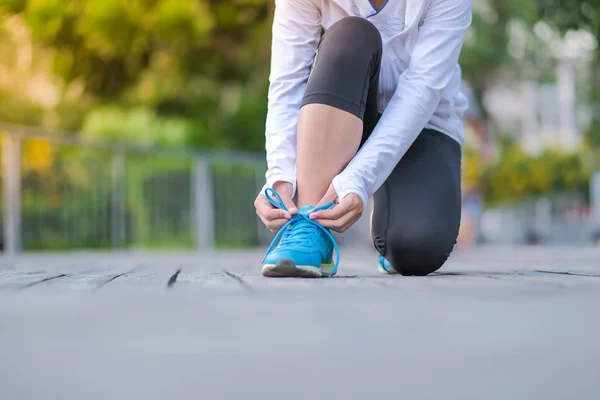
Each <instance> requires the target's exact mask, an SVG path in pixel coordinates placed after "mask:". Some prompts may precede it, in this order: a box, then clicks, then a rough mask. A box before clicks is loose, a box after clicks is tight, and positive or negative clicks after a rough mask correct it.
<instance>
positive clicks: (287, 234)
mask: <svg viewBox="0 0 600 400" xmlns="http://www.w3.org/2000/svg"><path fill="white" fill-rule="evenodd" d="M271 194H273V196H275V198H273V197H272V196H271ZM265 196H266V197H267V200H269V201H270V202H271V204H273V206H274V207H276V208H279V209H281V210H284V211H289V210H288V209H287V207H286V206H285V204H283V200H281V196H280V195H279V193H277V191H276V190H274V189H271V188H267V189H266V190H265ZM333 205H335V203H333V202H331V203H327V204H323V205H322V206H319V207H314V208H313V209H312V211H321V210H327V209H329V208H330V207H332V206H333ZM290 224H292V226H291V227H290V229H287V227H288V225H290ZM313 226H316V227H317V228H318V229H319V230H321V231H322V232H324V233H325V235H327V237H329V239H331V242H332V243H333V248H334V250H335V264H334V265H333V268H332V270H331V272H330V273H329V276H328V278H330V277H332V276H333V275H334V274H335V273H337V268H338V265H339V263H340V248H339V246H338V244H337V242H336V241H335V238H334V237H333V235H332V234H331V232H330V231H329V229H327V228H325V227H324V226H323V225H321V224H319V223H318V222H316V221H313V220H312V219H310V217H309V216H308V215H307V214H302V213H298V214H295V215H292V219H291V220H289V221H288V222H286V224H285V225H284V226H282V227H281V229H280V230H279V232H277V234H276V235H275V238H274V239H273V242H271V245H270V246H269V249H268V250H267V253H266V255H269V254H270V253H271V251H273V249H274V248H275V245H277V243H280V244H288V243H290V242H291V240H292V239H291V238H292V237H293V240H297V239H298V237H305V238H309V237H311V238H312V237H313V235H315V229H314V228H313ZM292 233H293V235H292ZM265 258H266V256H265Z"/></svg>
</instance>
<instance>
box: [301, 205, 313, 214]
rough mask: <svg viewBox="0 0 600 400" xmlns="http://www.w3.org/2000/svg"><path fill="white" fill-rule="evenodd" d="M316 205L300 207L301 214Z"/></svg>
mask: <svg viewBox="0 0 600 400" xmlns="http://www.w3.org/2000/svg"><path fill="white" fill-rule="evenodd" d="M313 208H314V207H313V206H304V207H299V208H298V212H299V213H300V214H306V213H307V212H309V211H310V210H312V209H313Z"/></svg>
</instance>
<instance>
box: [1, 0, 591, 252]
mask: <svg viewBox="0 0 600 400" xmlns="http://www.w3.org/2000/svg"><path fill="white" fill-rule="evenodd" d="M273 3H274V1H273V0H178V1H171V0H128V1H122V0H75V1H65V0H29V1H27V0H0V132H1V138H2V142H1V146H2V151H1V158H2V169H1V178H2V186H1V187H2V199H3V201H2V203H1V208H2V210H1V211H2V216H3V218H2V225H3V226H2V230H1V232H2V238H1V239H2V240H1V245H2V247H3V249H4V251H5V252H18V251H22V250H28V251H32V250H66V249H97V248H128V249H138V248H140V249H161V250H162V249H165V250H169V249H213V248H246V247H255V246H264V245H265V244H268V243H269V242H270V240H271V238H272V235H271V234H270V233H269V232H268V231H266V229H264V228H263V227H262V226H261V225H260V223H259V221H258V219H257V218H256V216H255V212H254V207H253V204H252V203H253V201H254V198H255V196H256V194H257V192H258V190H259V189H260V187H261V186H262V184H263V182H264V173H265V169H266V164H265V161H264V125H265V117H266V106H267V89H268V74H269V59H270V34H271V32H270V29H271V22H272V16H273V9H274V4H273ZM599 37H600V0H474V5H473V25H472V27H471V29H470V31H469V32H468V35H467V38H466V42H465V45H464V49H463V52H462V56H461V66H462V68H463V77H464V90H465V93H467V94H468V96H469V98H470V99H471V103H472V106H471V108H470V109H469V111H468V112H467V115H466V116H465V127H466V131H467V145H466V147H465V152H464V154H465V156H464V164H463V175H464V176H463V192H464V207H463V223H462V229H461V234H460V237H459V244H458V246H459V248H460V249H468V248H470V247H471V246H475V245H480V244H484V243H488V244H529V245H535V244H538V243H546V244H553V245H589V244H590V243H600V234H599V233H598V232H599V231H598V228H600V193H599V192H600V175H598V171H600V57H599V54H600V53H599V52H598V39H599ZM365 214H366V215H368V213H365ZM340 242H341V245H350V244H351V245H356V244H361V245H364V246H368V245H369V234H368V220H367V217H366V216H365V217H363V218H362V219H361V221H359V223H358V224H357V225H356V226H355V227H353V229H352V230H351V231H350V232H348V234H346V235H343V236H342V237H341V238H340Z"/></svg>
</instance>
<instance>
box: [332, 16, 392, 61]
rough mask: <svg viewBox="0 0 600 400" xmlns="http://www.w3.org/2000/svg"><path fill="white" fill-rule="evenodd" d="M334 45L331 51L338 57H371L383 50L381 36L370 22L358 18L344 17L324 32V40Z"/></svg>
mask: <svg viewBox="0 0 600 400" xmlns="http://www.w3.org/2000/svg"><path fill="white" fill-rule="evenodd" d="M323 40H324V41H326V40H331V41H334V42H335V43H336V46H332V47H331V50H334V51H335V50H336V49H337V52H338V54H339V55H344V56H352V57H357V56H360V55H365V56H366V57H372V55H373V53H375V52H380V51H381V49H382V48H383V41H382V39H381V34H380V33H379V31H378V30H377V28H376V27H375V25H373V24H372V23H371V22H369V21H367V20H366V19H364V18H360V17H346V18H343V19H341V20H339V21H338V22H336V23H335V24H333V25H332V26H331V27H330V28H329V29H328V30H327V32H326V34H325V38H324V39H323Z"/></svg>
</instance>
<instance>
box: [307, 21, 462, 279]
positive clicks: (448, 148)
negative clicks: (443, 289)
mask: <svg viewBox="0 0 600 400" xmlns="http://www.w3.org/2000/svg"><path fill="white" fill-rule="evenodd" d="M381 56H382V41H381V36H380V34H379V32H378V31H377V28H375V26H373V25H372V24H371V23H370V22H369V21H367V20H365V19H363V18H358V17H349V18H344V19H342V20H341V21H339V22H337V23H335V24H334V25H333V26H331V27H330V28H329V29H328V30H327V32H325V35H324V36H323V38H322V40H321V43H320V44H319V50H318V52H317V55H316V58H315V62H314V65H313V69H312V72H311V75H310V78H309V80H308V84H307V88H306V93H305V95H304V101H303V104H302V105H305V104H310V103H318V104H326V105H329V106H332V107H336V108H339V109H342V110H345V111H347V112H349V113H352V114H354V115H356V116H357V117H359V118H361V119H362V120H363V137H362V141H361V146H362V145H363V144H364V143H365V141H366V140H367V139H368V137H369V135H371V132H372V131H373V129H374V128H375V126H376V125H377V122H378V120H379V117H380V114H379V112H378V109H377V90H378V82H379V68H380V65H381ZM398 123H399V124H400V123H402V120H399V121H398ZM460 164H461V148H460V145H459V144H458V143H457V142H456V141H454V140H453V139H451V138H450V137H448V136H446V135H444V134H443V133H440V132H437V131H434V130H431V129H425V130H423V131H422V132H421V133H420V134H419V136H418V137H417V139H416V141H415V142H414V143H413V144H412V146H411V147H410V148H409V150H408V152H407V153H406V154H405V155H404V157H403V158H402V159H401V160H400V162H399V163H398V165H397V166H396V168H394V170H393V172H392V173H391V175H390V176H389V178H388V179H387V180H386V182H385V183H384V184H383V185H382V187H381V188H380V189H379V190H378V191H377V192H376V193H375V194H374V211H373V231H372V237H373V243H374V245H375V248H376V249H377V251H378V252H379V253H380V254H382V255H383V256H384V257H385V258H386V259H387V260H388V261H389V262H390V264H391V265H392V266H393V267H394V269H395V270H396V271H398V272H399V273H400V274H402V275H414V276H424V275H428V274H430V273H432V272H434V271H436V270H438V269H439V268H440V267H441V266H442V265H443V264H444V263H445V262H446V260H447V259H448V257H449V255H450V253H451V251H452V249H453V247H454V245H455V244H456V238H457V237H458V229H459V226H460V214H461V191H460Z"/></svg>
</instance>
